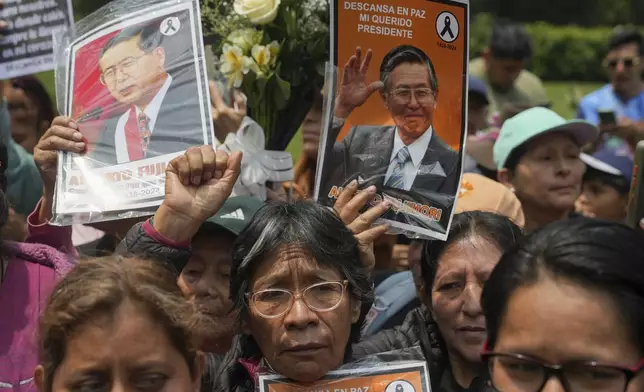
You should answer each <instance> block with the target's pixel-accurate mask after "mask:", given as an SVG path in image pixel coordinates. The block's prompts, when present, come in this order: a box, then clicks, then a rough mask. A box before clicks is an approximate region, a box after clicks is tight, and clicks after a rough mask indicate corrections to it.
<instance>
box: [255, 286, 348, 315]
mask: <svg viewBox="0 0 644 392" xmlns="http://www.w3.org/2000/svg"><path fill="white" fill-rule="evenodd" d="M348 283H349V282H348V281H346V280H345V281H342V282H323V283H316V284H314V285H311V286H309V287H307V288H305V289H304V290H302V291H301V292H300V291H295V292H293V291H291V290H284V289H268V290H261V291H257V292H255V293H246V298H248V299H249V300H250V303H251V304H252V305H253V307H254V308H255V310H256V311H257V313H259V314H260V315H261V316H262V317H264V318H277V317H280V316H282V315H284V314H286V313H287V312H288V311H289V310H291V308H292V307H293V304H294V303H295V300H297V299H299V298H301V299H302V301H304V304H305V305H306V306H308V308H309V309H311V310H313V311H314V312H330V311H332V310H334V309H336V308H337V307H338V306H340V302H341V301H342V298H343V297H344V291H345V290H346V288H347V285H348Z"/></svg>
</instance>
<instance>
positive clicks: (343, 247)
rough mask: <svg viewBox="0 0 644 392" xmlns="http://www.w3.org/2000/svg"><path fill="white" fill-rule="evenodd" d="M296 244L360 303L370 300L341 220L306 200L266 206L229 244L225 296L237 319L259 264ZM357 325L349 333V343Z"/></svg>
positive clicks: (350, 237) (354, 244) (353, 246)
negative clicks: (335, 275) (330, 271)
mask: <svg viewBox="0 0 644 392" xmlns="http://www.w3.org/2000/svg"><path fill="white" fill-rule="evenodd" d="M293 244H297V245H301V246H302V247H304V248H305V249H307V250H308V251H309V252H310V254H311V256H312V257H313V259H314V260H315V261H316V262H317V263H318V264H320V265H322V266H326V267H330V268H334V269H336V270H338V271H339V272H340V273H341V274H342V276H344V278H345V279H346V280H347V281H349V286H348V287H349V292H350V293H351V294H352V295H353V296H354V298H356V299H357V300H359V301H362V302H366V301H369V300H371V295H372V293H371V291H372V282H371V278H370V276H369V273H368V271H367V270H366V268H365V267H364V266H363V265H362V262H361V261H360V251H359V249H358V242H357V240H356V239H355V237H354V236H353V233H352V232H351V231H350V230H349V229H348V228H347V227H346V226H345V225H344V223H342V221H341V220H340V218H338V217H337V216H336V214H335V213H334V212H333V211H332V210H330V209H328V208H327V207H324V206H321V205H319V204H316V203H311V202H307V201H297V202H274V203H268V204H266V205H264V206H263V207H262V208H260V210H259V211H257V214H256V215H255V217H254V218H253V220H252V221H251V223H250V224H249V225H248V226H247V227H246V228H245V229H244V230H243V231H242V232H241V233H240V234H239V236H238V237H237V241H235V244H234V245H233V263H232V270H231V274H230V296H231V300H232V301H233V304H234V308H235V309H236V310H238V311H240V315H241V317H245V316H247V315H248V303H247V300H246V293H248V291H249V290H250V279H251V277H252V276H253V274H254V273H255V271H256V270H257V268H258V267H259V265H260V264H261V263H262V262H263V261H264V260H266V259H267V258H269V257H271V256H272V255H274V254H275V252H277V251H278V250H279V249H280V247H282V246H283V245H293ZM359 337H360V326H359V325H358V324H354V325H353V326H352V328H351V336H350V339H349V346H350V345H351V343H355V342H357V340H358V339H359Z"/></svg>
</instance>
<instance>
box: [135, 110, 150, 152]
mask: <svg viewBox="0 0 644 392" xmlns="http://www.w3.org/2000/svg"><path fill="white" fill-rule="evenodd" d="M138 124H139V137H140V138H141V151H143V156H145V153H146V152H147V151H148V144H150V136H151V135H152V132H150V119H149V118H148V116H147V115H146V114H145V113H144V112H141V113H139V122H138Z"/></svg>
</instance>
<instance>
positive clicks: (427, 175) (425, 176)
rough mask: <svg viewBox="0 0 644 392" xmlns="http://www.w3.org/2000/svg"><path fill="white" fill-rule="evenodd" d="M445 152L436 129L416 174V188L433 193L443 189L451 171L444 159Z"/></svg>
mask: <svg viewBox="0 0 644 392" xmlns="http://www.w3.org/2000/svg"><path fill="white" fill-rule="evenodd" d="M444 151H445V147H444V146H443V145H442V143H441V142H440V140H439V139H438V135H437V134H436V129H434V134H433V135H432V139H431V141H430V142H429V146H428V147H427V152H426V153H425V157H424V158H423V160H422V162H421V164H420V168H419V169H418V173H417V174H416V179H415V180H414V185H413V186H414V188H416V189H426V190H432V191H435V190H438V189H441V187H442V186H443V182H445V178H446V176H447V174H448V171H449V167H447V163H446V162H445V159H444Z"/></svg>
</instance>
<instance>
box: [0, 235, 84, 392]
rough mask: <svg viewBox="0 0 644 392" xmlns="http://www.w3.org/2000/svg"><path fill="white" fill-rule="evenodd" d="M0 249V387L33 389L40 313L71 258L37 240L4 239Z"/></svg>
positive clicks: (70, 266)
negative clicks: (1, 273)
mask: <svg viewBox="0 0 644 392" xmlns="http://www.w3.org/2000/svg"><path fill="white" fill-rule="evenodd" d="M1 253H2V255H3V257H4V258H5V262H7V261H8V265H7V270H6V273H5V279H4V281H3V282H2V285H1V286H0V319H1V320H2V322H0V389H2V388H9V390H13V391H21V392H32V391H33V392H36V391H37V389H36V386H35V385H34V383H33V375H34V369H35V367H36V366H37V365H38V340H37V335H38V333H37V331H38V322H39V317H40V314H41V313H42V311H43V309H44V307H45V305H46V301H47V298H48V297H49V294H50V292H51V290H52V289H53V287H54V285H55V283H56V281H57V280H58V279H59V278H60V277H61V276H63V275H64V274H65V273H67V272H68V271H69V270H70V269H71V268H72V267H73V261H72V260H73V259H72V257H71V256H69V255H66V254H64V253H61V252H59V251H57V250H56V249H54V248H52V247H50V246H47V245H43V244H38V243H13V242H11V243H4V244H2V251H1Z"/></svg>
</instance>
